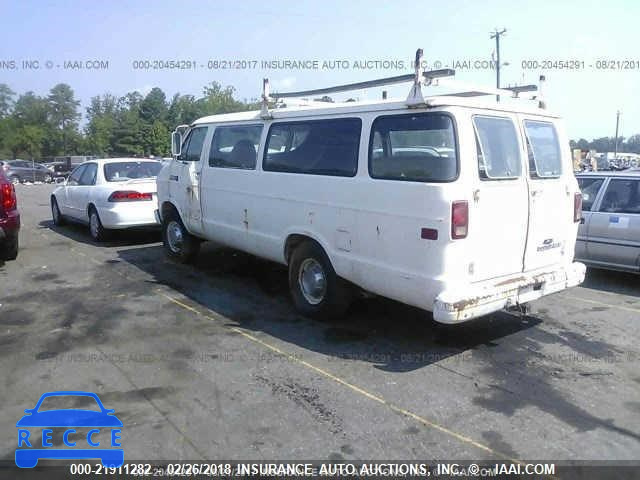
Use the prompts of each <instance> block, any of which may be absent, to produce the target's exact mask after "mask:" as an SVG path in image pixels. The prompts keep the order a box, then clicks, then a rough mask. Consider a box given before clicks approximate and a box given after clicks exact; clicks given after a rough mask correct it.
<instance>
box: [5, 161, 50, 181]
mask: <svg viewBox="0 0 640 480" xmlns="http://www.w3.org/2000/svg"><path fill="white" fill-rule="evenodd" d="M0 168H2V170H3V171H4V174H5V175H6V176H7V178H8V179H9V180H11V182H12V183H22V182H45V183H50V182H51V181H52V180H53V173H52V172H51V170H49V169H48V168H47V167H45V166H44V165H42V164H41V163H36V162H30V161H27V160H2V161H1V162H0Z"/></svg>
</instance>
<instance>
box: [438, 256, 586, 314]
mask: <svg viewBox="0 0 640 480" xmlns="http://www.w3.org/2000/svg"><path fill="white" fill-rule="evenodd" d="M585 271H586V267H585V266H584V264H582V263H580V262H574V263H572V264H570V265H565V266H562V267H556V268H554V269H552V270H541V271H537V272H533V273H521V274H516V275H513V276H511V277H507V278H501V279H498V280H496V279H494V280H491V281H488V282H482V283H480V284H471V285H465V286H460V287H459V288H452V289H449V290H445V291H444V292H442V293H441V294H440V295H438V296H437V297H436V301H435V302H434V306H433V318H434V320H435V321H436V322H440V323H461V322H466V321H467V320H471V319H472V318H476V317H481V316H482V315H487V314H489V313H492V312H496V311H498V310H502V309H503V308H509V307H513V306H516V305H520V304H523V303H526V302H531V301H532V300H536V299H538V298H540V297H543V296H545V295H549V294H551V293H556V292H559V291H561V290H564V289H566V288H570V287H575V286H576V285H579V284H581V283H582V282H583V281H584V275H585Z"/></svg>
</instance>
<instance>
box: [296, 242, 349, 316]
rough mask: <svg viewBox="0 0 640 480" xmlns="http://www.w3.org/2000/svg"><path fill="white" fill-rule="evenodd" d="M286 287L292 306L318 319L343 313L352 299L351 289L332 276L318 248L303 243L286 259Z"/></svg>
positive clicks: (309, 243)
mask: <svg viewBox="0 0 640 480" xmlns="http://www.w3.org/2000/svg"><path fill="white" fill-rule="evenodd" d="M289 290H290V292H291V297H292V299H293V303H294V305H295V306H296V309H298V311H299V312H300V313H302V314H303V315H306V316H309V317H312V318H316V319H319V320H335V319H338V318H340V317H342V316H343V315H344V313H345V312H346V311H347V309H348V308H349V305H350V304H351V300H352V298H353V288H352V287H351V285H350V284H348V283H347V282H346V281H345V280H343V279H342V278H340V277H338V275H336V272H335V270H334V269H333V266H332V265H331V262H330V260H329V257H327V254H326V253H325V252H324V250H323V249H322V247H320V245H318V244H317V243H315V242H312V241H307V242H303V243H301V244H300V245H298V246H297V247H296V249H295V250H294V251H293V254H292V255H291V258H290V260H289Z"/></svg>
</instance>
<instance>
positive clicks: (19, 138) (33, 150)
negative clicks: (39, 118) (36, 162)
mask: <svg viewBox="0 0 640 480" xmlns="http://www.w3.org/2000/svg"><path fill="white" fill-rule="evenodd" d="M44 136H45V131H44V130H43V129H42V127H39V126H37V125H23V126H21V127H19V128H17V129H16V130H15V132H14V135H13V136H12V137H11V139H10V140H9V145H10V147H9V148H10V149H11V150H12V152H13V153H14V157H18V156H24V157H27V158H29V159H30V160H33V159H36V158H40V156H41V153H42V141H43V139H44Z"/></svg>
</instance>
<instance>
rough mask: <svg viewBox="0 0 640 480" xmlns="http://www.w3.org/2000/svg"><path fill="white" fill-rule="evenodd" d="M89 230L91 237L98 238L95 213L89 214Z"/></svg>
mask: <svg viewBox="0 0 640 480" xmlns="http://www.w3.org/2000/svg"><path fill="white" fill-rule="evenodd" d="M89 228H91V235H92V236H93V237H97V236H98V215H97V214H96V212H93V213H92V214H91V218H90V219H89Z"/></svg>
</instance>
